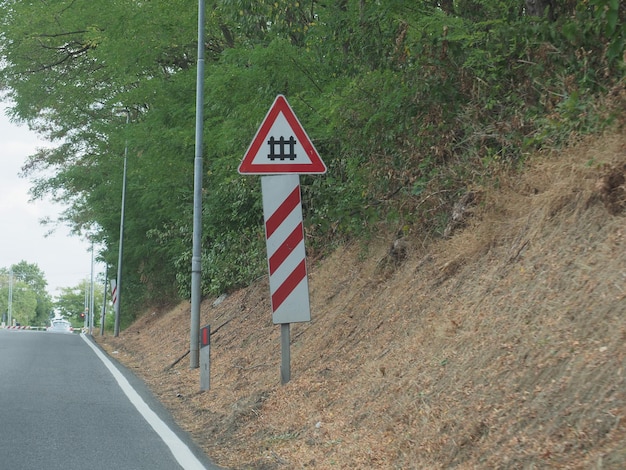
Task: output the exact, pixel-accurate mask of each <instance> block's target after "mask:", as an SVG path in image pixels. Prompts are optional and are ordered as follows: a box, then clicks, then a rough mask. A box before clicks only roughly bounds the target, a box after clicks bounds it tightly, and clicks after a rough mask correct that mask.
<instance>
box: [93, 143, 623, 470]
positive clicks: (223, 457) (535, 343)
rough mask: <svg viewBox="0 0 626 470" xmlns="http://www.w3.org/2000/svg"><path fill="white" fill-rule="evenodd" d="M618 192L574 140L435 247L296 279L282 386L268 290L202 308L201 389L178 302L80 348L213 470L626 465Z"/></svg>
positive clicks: (374, 256) (616, 163) (370, 247)
mask: <svg viewBox="0 0 626 470" xmlns="http://www.w3.org/2000/svg"><path fill="white" fill-rule="evenodd" d="M625 177H626V137H625V136H624V135H623V134H622V133H621V132H615V133H612V134H608V135H604V136H602V137H601V138H597V137H596V138H594V139H589V140H587V141H581V142H578V143H577V144H576V145H573V146H572V147H571V148H568V149H566V150H564V151H562V152H560V153H558V154H556V153H555V154H549V155H538V156H537V157H535V158H534V159H533V160H531V161H530V162H529V164H528V166H527V168H526V170H524V172H523V173H521V174H520V173H515V174H507V173H505V172H503V173H502V174H499V175H494V184H493V185H490V187H483V188H472V191H473V192H474V194H475V197H473V198H471V199H472V201H473V205H472V206H471V208H469V209H468V210H467V211H465V212H466V213H465V215H464V221H463V223H462V224H458V227H457V228H456V229H455V230H454V231H452V233H451V234H450V237H449V238H447V239H439V240H425V239H424V238H423V236H421V235H420V233H419V228H418V227H415V228H414V230H415V231H414V232H413V233H411V234H409V236H408V237H406V238H405V239H403V240H401V242H400V244H399V243H396V244H395V248H394V241H395V240H394V238H393V237H391V236H390V237H382V236H381V237H380V238H379V239H376V240H372V241H371V242H370V243H368V244H356V243H354V244H347V245H344V246H341V247H339V248H338V249H337V250H336V251H334V252H333V254H332V255H329V256H328V257H327V258H325V259H323V260H321V261H318V262H315V263H310V266H309V286H310V294H311V311H312V321H311V322H309V323H299V324H293V325H292V326H291V374H292V380H291V382H289V383H288V384H286V385H284V386H283V385H281V383H280V326H277V325H273V324H272V321H271V313H270V305H269V300H268V291H269V288H268V282H267V279H262V280H259V281H258V282H257V283H255V284H254V285H252V286H250V287H249V288H247V289H244V290H241V291H238V292H234V293H232V294H231V295H229V296H228V297H226V298H225V299H223V298H221V299H219V300H220V301H216V299H206V300H205V301H204V302H203V304H202V320H201V324H202V325H207V324H210V325H211V328H212V331H213V334H212V336H211V389H210V390H209V391H206V392H200V391H199V370H198V369H194V370H191V369H190V368H189V358H188V356H186V353H187V352H188V349H189V314H190V306H189V304H188V303H183V304H180V305H178V306H177V307H176V308H173V309H168V310H163V311H161V310H155V311H150V312H147V313H146V314H145V315H143V316H142V317H141V318H140V319H139V320H138V321H136V322H135V323H134V324H133V325H132V326H131V327H129V328H128V329H127V330H125V331H123V332H122V333H121V335H120V336H119V337H118V338H114V337H112V336H105V337H96V340H97V341H98V342H99V343H100V344H101V345H102V346H103V347H104V348H105V349H106V350H107V351H108V353H109V354H110V355H112V356H113V357H115V358H117V359H118V360H120V361H121V362H123V363H125V364H126V365H128V366H129V367H131V368H132V369H133V370H134V371H135V372H136V373H137V375H139V376H140V377H142V378H143V379H144V380H145V381H146V382H147V383H148V384H149V386H150V387H151V389H152V390H153V391H154V393H155V394H156V395H157V396H158V397H159V398H160V400H161V401H162V402H163V403H164V404H165V405H166V406H167V407H168V408H169V409H170V410H171V412H172V413H173V415H174V416H175V418H176V420H177V421H178V422H179V423H180V424H181V426H182V427H183V428H185V429H186V430H188V431H189V432H190V433H191V434H192V435H193V437H194V438H195V439H196V440H197V442H198V443H199V444H200V445H201V446H203V448H204V449H205V451H206V453H207V454H208V455H209V456H211V458H212V459H213V460H214V461H215V462H216V463H217V464H218V465H221V466H223V467H226V468H231V469H296V468H316V469H335V468H337V469H372V468H380V469H411V468H412V469H437V468H459V469H470V468H484V469H494V468H509V469H514V468H542V469H551V468H571V469H590V468H597V469H600V468H602V469H621V468H626V186H625V183H624V182H625ZM398 246H400V247H401V249H400V250H398V249H397V248H398ZM181 358H182V359H181ZM179 359H180V360H179Z"/></svg>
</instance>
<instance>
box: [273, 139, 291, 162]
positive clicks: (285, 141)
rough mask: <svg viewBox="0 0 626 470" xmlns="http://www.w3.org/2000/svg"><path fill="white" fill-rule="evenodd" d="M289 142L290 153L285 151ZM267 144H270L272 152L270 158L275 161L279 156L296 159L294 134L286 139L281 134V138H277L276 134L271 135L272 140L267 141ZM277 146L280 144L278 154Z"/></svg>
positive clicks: (282, 158) (280, 157)
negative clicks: (277, 152)
mask: <svg viewBox="0 0 626 470" xmlns="http://www.w3.org/2000/svg"><path fill="white" fill-rule="evenodd" d="M286 144H289V153H285V145H286ZM267 145H269V146H270V153H269V155H268V156H267V158H269V159H270V160H272V161H274V160H276V159H277V158H278V159H280V160H285V159H287V158H288V159H289V160H291V161H293V160H295V159H296V153H295V151H294V147H295V145H296V139H294V138H293V136H291V137H289V139H285V138H284V137H283V136H280V139H278V140H276V139H275V138H274V136H272V137H270V140H268V141H267ZM276 146H279V148H280V153H279V154H276V153H275V151H276Z"/></svg>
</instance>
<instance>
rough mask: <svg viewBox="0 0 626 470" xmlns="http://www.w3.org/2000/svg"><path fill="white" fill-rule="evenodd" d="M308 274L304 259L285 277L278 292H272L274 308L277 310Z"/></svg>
mask: <svg viewBox="0 0 626 470" xmlns="http://www.w3.org/2000/svg"><path fill="white" fill-rule="evenodd" d="M305 276H306V264H305V262H304V260H302V261H301V262H300V264H299V265H298V266H296V269H294V270H293V272H292V273H291V274H290V275H289V276H288V277H287V279H285V282H283V283H282V284H281V285H280V287H279V288H278V289H276V292H274V293H273V294H272V310H273V311H274V312H275V311H276V310H278V307H280V306H281V304H282V303H283V302H284V301H285V299H286V298H287V297H289V295H290V294H291V293H292V292H293V290H294V289H295V288H296V286H297V285H298V284H300V281H302V279H304V277H305Z"/></svg>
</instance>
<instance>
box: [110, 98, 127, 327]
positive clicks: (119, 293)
mask: <svg viewBox="0 0 626 470" xmlns="http://www.w3.org/2000/svg"><path fill="white" fill-rule="evenodd" d="M129 122H130V111H128V110H126V127H128V123H129ZM127 160H128V140H127V141H126V144H125V145H124V172H123V173H122V208H121V211H120V247H119V252H118V255H117V279H116V280H115V282H116V285H117V306H118V307H117V308H116V309H115V325H114V327H113V336H116V337H117V336H119V335H120V310H121V309H122V257H123V254H124V208H125V206H126V162H127Z"/></svg>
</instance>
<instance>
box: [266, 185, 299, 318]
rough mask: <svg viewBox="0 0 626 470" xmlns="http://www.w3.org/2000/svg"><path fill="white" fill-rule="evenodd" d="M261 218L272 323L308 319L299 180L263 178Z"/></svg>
mask: <svg viewBox="0 0 626 470" xmlns="http://www.w3.org/2000/svg"><path fill="white" fill-rule="evenodd" d="M261 186H262V192H263V216H264V219H265V236H266V243H267V264H268V268H269V274H270V295H271V301H272V320H273V322H274V323H295V322H304V321H310V320H311V308H310V302H309V283H308V278H307V271H306V252H305V247H304V228H303V224H302V204H301V200H300V177H299V176H298V175H278V176H263V177H262V178H261Z"/></svg>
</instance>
